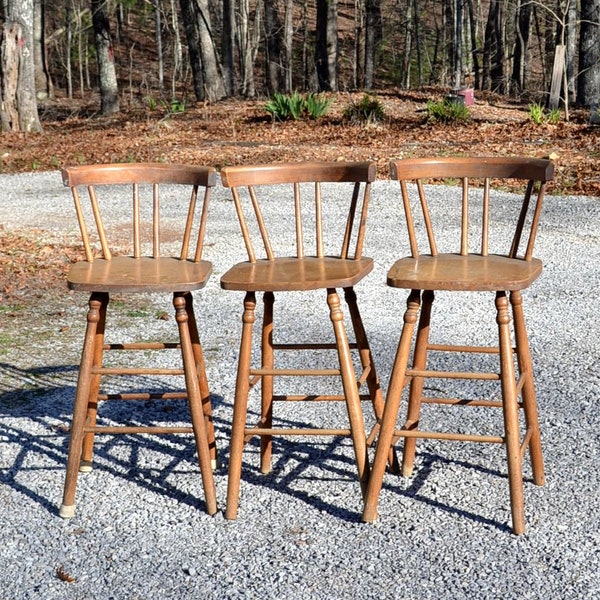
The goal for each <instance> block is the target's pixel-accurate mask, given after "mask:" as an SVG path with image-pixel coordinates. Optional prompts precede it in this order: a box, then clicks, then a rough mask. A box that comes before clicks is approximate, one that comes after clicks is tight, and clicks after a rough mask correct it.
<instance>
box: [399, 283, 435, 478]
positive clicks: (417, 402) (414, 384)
mask: <svg viewBox="0 0 600 600" xmlns="http://www.w3.org/2000/svg"><path fill="white" fill-rule="evenodd" d="M433 300H434V294H433V292H432V291H426V292H424V293H423V306H422V308H421V316H420V317H419V326H418V328H417V339H416V341H415V350H414V356H413V369H419V370H422V369H425V367H426V365H427V345H428V344H429V331H430V329H429V325H430V322H431V308H432V305H433ZM422 396H423V377H413V378H412V379H411V381H410V391H409V394H408V411H407V414H406V422H405V424H404V429H408V430H411V431H413V430H416V429H418V428H419V416H420V414H421V397H422ZM416 450H417V438H414V437H410V438H409V437H407V438H405V440H404V450H403V452H402V475H404V476H405V477H408V476H409V475H411V474H412V471H413V467H414V463H415V453H416Z"/></svg>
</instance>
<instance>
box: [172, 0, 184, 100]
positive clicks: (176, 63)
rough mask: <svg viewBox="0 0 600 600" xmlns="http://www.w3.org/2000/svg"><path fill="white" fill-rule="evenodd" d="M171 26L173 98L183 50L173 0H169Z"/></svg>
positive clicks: (180, 68) (181, 63)
mask: <svg viewBox="0 0 600 600" xmlns="http://www.w3.org/2000/svg"><path fill="white" fill-rule="evenodd" d="M171 27H172V28H173V76H172V78H171V96H172V97H173V98H175V94H176V87H177V78H178V76H179V75H180V74H181V71H182V65H183V50H182V47H181V36H180V35H179V18H178V16H177V9H176V8H175V0H171Z"/></svg>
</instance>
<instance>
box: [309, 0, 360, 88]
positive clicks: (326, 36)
mask: <svg viewBox="0 0 600 600" xmlns="http://www.w3.org/2000/svg"><path fill="white" fill-rule="evenodd" d="M337 34H338V25H337V0H317V43H316V61H315V62H316V67H317V79H318V85H319V90H320V91H332V92H335V91H337V58H338V37H337ZM365 70H366V69H365Z"/></svg>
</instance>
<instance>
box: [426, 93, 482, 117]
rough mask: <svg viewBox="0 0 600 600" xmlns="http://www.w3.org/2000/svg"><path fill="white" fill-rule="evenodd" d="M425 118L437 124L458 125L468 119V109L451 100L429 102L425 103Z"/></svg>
mask: <svg viewBox="0 0 600 600" xmlns="http://www.w3.org/2000/svg"><path fill="white" fill-rule="evenodd" d="M426 110H427V116H428V117H429V119H430V120H431V121H435V122H438V123H460V122H462V121H468V120H469V118H470V116H471V115H470V113H469V109H468V108H467V107H466V106H465V105H464V103H462V102H453V101H451V100H447V99H444V100H430V101H429V102H427V107H426Z"/></svg>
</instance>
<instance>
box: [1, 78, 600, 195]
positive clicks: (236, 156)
mask: <svg viewBox="0 0 600 600" xmlns="http://www.w3.org/2000/svg"><path fill="white" fill-rule="evenodd" d="M376 96H377V98H378V99H379V101H380V102H381V104H382V105H383V107H384V110H385V120H384V121H383V122H382V123H379V124H376V125H369V126H364V125H360V124H351V123H348V122H347V121H345V120H344V119H343V112H344V109H345V108H347V107H348V106H349V105H350V103H351V102H352V101H354V102H356V101H357V100H359V99H360V98H361V97H362V94H346V93H340V94H337V95H336V96H335V98H334V102H333V104H332V106H331V108H330V111H329V113H328V114H327V115H326V116H325V117H323V118H321V119H319V120H316V121H310V120H301V121H287V122H275V123H274V122H273V121H272V119H271V117H270V116H269V115H268V114H267V112H266V111H265V109H264V105H265V102H264V100H256V101H246V100H226V101H222V102H217V103H212V104H198V105H194V106H189V107H185V109H184V110H183V112H181V113H171V112H169V111H167V110H166V109H165V103H162V102H160V101H159V100H156V99H151V100H150V99H146V101H145V102H144V101H137V102H136V103H131V106H129V107H128V106H125V105H126V100H127V99H125V100H124V101H123V102H122V104H123V109H122V112H121V113H120V114H118V115H116V116H112V117H101V116H100V115H99V113H98V110H99V109H98V106H99V105H98V103H96V104H93V105H90V104H87V105H82V104H81V102H78V101H76V100H66V99H59V100H52V101H47V102H45V103H44V104H42V105H41V106H40V117H41V120H42V125H43V127H44V132H43V133H42V134H2V137H1V138H0V169H1V172H2V173H15V172H23V171H40V170H42V171H44V170H46V171H47V170H54V169H59V168H61V167H62V166H64V165H68V164H83V163H93V162H133V161H157V162H167V161H168V162H183V163H196V164H207V165H213V166H216V167H217V168H219V167H221V166H225V165H231V164H237V163H248V164H251V163H265V162H270V161H296V160H305V159H313V160H315V159H316V160H373V161H376V162H377V166H378V176H379V177H380V178H384V177H387V176H388V173H389V170H388V163H389V160H390V158H407V157H417V156H435V155H446V156H448V155H457V156H460V155H498V156H508V155H524V156H532V157H543V156H546V157H547V156H551V157H552V159H553V160H554V161H555V164H556V168H557V170H556V179H555V181H554V183H553V184H552V186H551V188H550V192H551V193H559V194H563V195H566V194H585V195H591V196H600V127H591V126H590V125H589V110H571V111H570V120H569V122H565V121H564V120H561V121H560V122H559V123H557V124H554V125H552V124H549V123H544V124H541V125H536V124H534V123H533V122H532V120H531V118H530V115H529V109H528V105H527V104H522V103H517V102H513V101H511V100H510V99H508V98H506V97H503V96H496V95H493V94H489V93H488V94H483V93H480V92H477V94H476V98H475V104H474V105H473V106H470V107H469V112H470V119H469V120H468V121H467V122H464V123H460V124H449V125H444V124H439V123H432V122H431V121H429V120H428V117H427V112H426V105H427V101H428V100H440V99H442V98H443V90H441V89H425V90H419V91H398V90H395V91H384V92H379V93H377V94H376ZM149 105H152V106H153V110H152V109H151V108H150V106H149Z"/></svg>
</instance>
